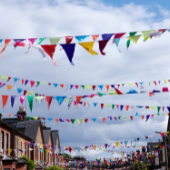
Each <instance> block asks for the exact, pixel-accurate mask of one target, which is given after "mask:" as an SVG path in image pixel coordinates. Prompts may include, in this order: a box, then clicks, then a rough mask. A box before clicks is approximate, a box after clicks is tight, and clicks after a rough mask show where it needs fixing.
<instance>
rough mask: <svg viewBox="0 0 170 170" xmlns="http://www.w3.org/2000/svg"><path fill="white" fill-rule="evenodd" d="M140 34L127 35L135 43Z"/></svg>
mask: <svg viewBox="0 0 170 170" xmlns="http://www.w3.org/2000/svg"><path fill="white" fill-rule="evenodd" d="M140 36H141V35H135V36H130V37H128V38H129V39H130V40H131V41H133V42H134V43H135V44H137V42H138V39H139V38H140Z"/></svg>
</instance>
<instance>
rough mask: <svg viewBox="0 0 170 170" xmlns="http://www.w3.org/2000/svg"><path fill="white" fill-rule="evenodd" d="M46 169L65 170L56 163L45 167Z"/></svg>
mask: <svg viewBox="0 0 170 170" xmlns="http://www.w3.org/2000/svg"><path fill="white" fill-rule="evenodd" d="M45 170H63V169H62V168H59V167H58V166H56V165H55V166H50V167H48V168H45Z"/></svg>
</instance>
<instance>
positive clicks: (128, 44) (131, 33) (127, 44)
mask: <svg viewBox="0 0 170 170" xmlns="http://www.w3.org/2000/svg"><path fill="white" fill-rule="evenodd" d="M136 33H137V32H130V33H129V35H130V37H131V36H134V35H135V34H136ZM126 46H127V49H128V48H129V46H130V40H127V42H126Z"/></svg>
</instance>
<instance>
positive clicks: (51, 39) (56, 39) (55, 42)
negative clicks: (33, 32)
mask: <svg viewBox="0 0 170 170" xmlns="http://www.w3.org/2000/svg"><path fill="white" fill-rule="evenodd" d="M61 38H62V37H53V38H49V40H50V43H51V44H58V43H59V41H60V39H61Z"/></svg>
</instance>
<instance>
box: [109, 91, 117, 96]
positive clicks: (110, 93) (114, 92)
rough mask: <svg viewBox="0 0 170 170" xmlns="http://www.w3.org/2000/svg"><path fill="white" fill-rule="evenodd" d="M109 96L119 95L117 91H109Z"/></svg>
mask: <svg viewBox="0 0 170 170" xmlns="http://www.w3.org/2000/svg"><path fill="white" fill-rule="evenodd" d="M109 95H117V93H116V91H115V90H110V91H109Z"/></svg>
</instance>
